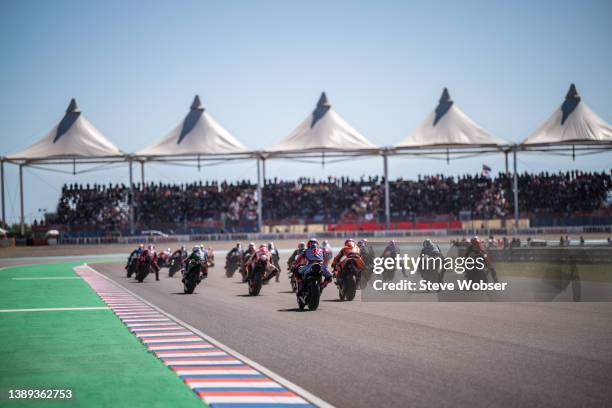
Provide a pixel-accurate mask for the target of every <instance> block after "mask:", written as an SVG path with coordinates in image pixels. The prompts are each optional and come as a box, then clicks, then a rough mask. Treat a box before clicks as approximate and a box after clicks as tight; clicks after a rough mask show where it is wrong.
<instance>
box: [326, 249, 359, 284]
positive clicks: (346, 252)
mask: <svg viewBox="0 0 612 408" xmlns="http://www.w3.org/2000/svg"><path fill="white" fill-rule="evenodd" d="M349 259H353V260H354V261H355V265H356V266H357V268H359V269H360V270H361V269H363V267H364V266H365V265H364V263H363V260H362V259H361V251H360V249H359V247H358V246H357V244H355V241H354V240H353V239H347V240H346V241H344V246H343V247H342V249H341V250H340V252H338V254H337V255H336V256H335V257H334V260H333V261H332V264H331V267H332V270H333V271H334V275H335V276H336V285H337V284H338V282H339V281H340V274H341V273H342V268H343V267H344V264H345V263H346V261H347V260H349Z"/></svg>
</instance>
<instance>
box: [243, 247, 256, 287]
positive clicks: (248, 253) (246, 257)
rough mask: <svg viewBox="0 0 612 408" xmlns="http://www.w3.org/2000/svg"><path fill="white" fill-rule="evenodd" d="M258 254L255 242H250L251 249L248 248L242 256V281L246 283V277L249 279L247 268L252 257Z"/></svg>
mask: <svg viewBox="0 0 612 408" xmlns="http://www.w3.org/2000/svg"><path fill="white" fill-rule="evenodd" d="M255 252H256V249H255V243H254V242H249V247H248V248H247V250H246V251H244V253H243V254H242V259H241V260H240V262H241V263H240V273H241V274H242V281H243V282H246V277H247V272H248V271H247V269H246V266H247V264H248V262H249V260H250V259H251V256H253V254H254V253H255Z"/></svg>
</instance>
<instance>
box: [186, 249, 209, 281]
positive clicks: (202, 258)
mask: <svg viewBox="0 0 612 408" xmlns="http://www.w3.org/2000/svg"><path fill="white" fill-rule="evenodd" d="M190 261H195V262H197V263H199V264H200V265H201V268H200V271H201V273H200V275H199V276H198V282H201V281H202V279H203V278H206V277H208V254H207V253H206V251H204V250H202V246H198V245H196V246H194V247H193V249H192V251H191V254H189V256H188V257H187V258H186V259H185V260H184V261H183V269H182V270H181V272H182V274H183V276H184V275H185V273H186V272H188V270H187V267H188V265H189V262H190ZM184 279H185V278H184V277H183V281H184Z"/></svg>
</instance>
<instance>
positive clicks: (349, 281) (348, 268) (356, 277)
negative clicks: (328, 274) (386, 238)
mask: <svg viewBox="0 0 612 408" xmlns="http://www.w3.org/2000/svg"><path fill="white" fill-rule="evenodd" d="M357 257H359V255H358V254H350V255H349V258H348V259H347V260H346V261H344V264H343V265H342V269H341V270H340V279H338V280H337V284H338V296H340V300H348V301H351V300H353V299H355V293H356V292H357V286H358V285H359V281H360V278H361V270H360V268H359V267H357V261H356V258H357Z"/></svg>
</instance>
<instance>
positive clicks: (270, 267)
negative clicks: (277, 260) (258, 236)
mask: <svg viewBox="0 0 612 408" xmlns="http://www.w3.org/2000/svg"><path fill="white" fill-rule="evenodd" d="M264 255H265V256H266V257H267V260H266V271H265V272H266V273H265V276H264V278H263V281H264V282H268V281H269V280H270V279H271V278H272V277H274V276H278V273H279V271H278V269H277V268H276V266H274V262H273V261H272V253H271V252H270V251H269V250H268V248H267V247H266V246H264V245H262V246H261V247H260V248H259V249H258V250H257V251H255V252H254V253H253V254H252V255H251V257H250V258H249V260H248V261H247V264H246V270H247V273H248V274H249V275H250V274H251V273H252V271H253V267H254V266H255V263H256V262H257V260H259V259H260V258H261V257H262V256H264Z"/></svg>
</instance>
